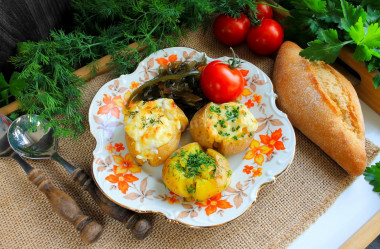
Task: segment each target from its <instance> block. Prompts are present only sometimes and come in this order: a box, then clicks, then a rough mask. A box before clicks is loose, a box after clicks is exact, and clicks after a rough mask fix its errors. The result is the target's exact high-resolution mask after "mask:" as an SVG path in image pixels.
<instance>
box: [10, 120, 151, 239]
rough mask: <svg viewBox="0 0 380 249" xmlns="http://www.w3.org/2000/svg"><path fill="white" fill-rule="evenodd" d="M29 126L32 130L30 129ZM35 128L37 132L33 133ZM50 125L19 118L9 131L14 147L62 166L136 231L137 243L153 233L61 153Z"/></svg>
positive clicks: (25, 155)
mask: <svg viewBox="0 0 380 249" xmlns="http://www.w3.org/2000/svg"><path fill="white" fill-rule="evenodd" d="M28 126H29V127H28ZM31 126H36V130H33V131H31V129H28V128H30V127H31ZM46 126H47V122H46V121H44V120H38V115H24V116H21V117H19V118H17V119H16V120H15V121H14V122H13V123H12V125H11V126H10V127H9V133H8V139H9V143H10V145H11V147H12V148H13V149H14V150H15V151H16V152H17V153H19V154H20V155H21V156H24V157H27V158H32V159H46V158H52V159H54V160H56V161H57V162H59V163H60V164H61V165H62V166H63V167H64V168H65V169H66V170H67V171H68V172H69V173H70V174H71V175H72V176H73V178H74V181H75V182H77V183H78V184H79V185H81V186H83V187H84V189H85V190H86V191H88V192H89V193H90V195H91V196H92V198H93V199H94V200H95V202H96V203H97V204H98V205H99V207H100V208H101V209H102V210H103V211H104V212H105V213H106V214H108V215H109V216H111V217H112V218H114V219H116V220H118V221H121V222H122V223H123V224H125V225H126V227H127V228H129V229H130V228H132V232H133V235H134V236H135V238H137V239H144V238H145V237H147V236H148V234H149V233H150V231H151V228H152V226H151V224H150V222H149V221H148V220H146V219H140V218H139V216H138V214H137V213H135V212H133V211H131V210H128V209H125V208H123V207H121V206H119V205H117V204H115V203H113V202H112V201H110V200H109V199H108V198H107V197H106V196H105V195H104V194H103V193H102V192H101V191H100V190H99V189H98V187H97V186H96V185H95V183H94V181H93V180H92V178H91V177H89V176H88V175H87V174H86V173H85V172H84V171H83V170H82V169H79V168H77V167H75V166H73V165H71V164H70V163H68V162H67V161H66V160H65V159H63V158H62V157H61V156H59V155H58V153H57V139H56V138H55V137H53V133H54V130H53V129H52V128H48V129H45V128H46Z"/></svg>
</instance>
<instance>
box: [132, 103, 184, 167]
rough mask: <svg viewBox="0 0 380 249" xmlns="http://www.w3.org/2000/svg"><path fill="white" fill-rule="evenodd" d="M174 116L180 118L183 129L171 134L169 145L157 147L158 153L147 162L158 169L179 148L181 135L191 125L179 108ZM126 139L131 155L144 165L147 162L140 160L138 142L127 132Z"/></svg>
mask: <svg viewBox="0 0 380 249" xmlns="http://www.w3.org/2000/svg"><path fill="white" fill-rule="evenodd" d="M174 105H175V104H174ZM172 114H173V115H175V117H176V118H178V120H179V122H180V124H181V127H180V129H179V130H176V131H174V132H173V133H172V134H171V139H170V140H169V141H168V142H167V143H165V144H163V145H161V146H159V147H157V153H152V154H151V156H150V157H149V158H147V160H146V161H148V163H149V165H150V166H153V167H156V166H159V165H162V164H163V163H164V162H165V160H166V159H167V158H168V157H169V156H170V155H171V153H172V152H173V151H175V150H176V149H177V148H178V145H179V142H180V139H181V133H182V132H183V131H185V130H186V127H187V125H188V123H189V121H188V119H187V117H186V115H185V113H184V112H183V111H182V110H181V109H180V108H179V107H178V106H176V108H175V109H174V111H173V113H172ZM125 138H126V142H127V147H128V150H129V153H130V154H131V156H132V157H133V159H134V160H135V161H136V163H137V164H139V165H143V164H144V162H145V161H144V160H142V159H141V158H138V156H139V154H140V153H139V151H137V150H136V141H135V140H134V139H133V138H132V137H131V136H129V135H128V133H127V132H125Z"/></svg>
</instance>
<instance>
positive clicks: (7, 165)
mask: <svg viewBox="0 0 380 249" xmlns="http://www.w3.org/2000/svg"><path fill="white" fill-rule="evenodd" d="M181 44H182V45H183V46H187V47H192V48H194V49H197V50H199V51H205V52H206V53H207V55H208V56H210V57H214V58H215V57H220V56H224V55H231V52H230V50H229V49H228V48H227V47H225V46H223V45H221V44H220V43H218V42H217V41H216V40H215V38H214V37H213V35H212V33H211V32H210V31H208V32H206V33H202V32H201V31H200V32H196V33H191V34H190V35H189V37H188V39H187V40H186V39H184V40H182V41H181ZM235 52H236V53H237V54H238V55H239V56H240V58H242V59H245V60H247V61H250V62H251V63H253V64H255V65H256V66H258V67H259V68H260V69H261V70H263V71H264V72H265V73H267V74H268V75H269V76H271V75H272V69H273V63H274V59H275V57H274V56H271V57H261V56H255V55H253V53H251V52H250V51H249V50H248V48H247V47H246V45H240V46H237V47H235ZM111 79H112V75H111V74H110V73H108V74H104V75H101V76H98V77H96V78H95V79H93V80H92V81H90V82H89V83H88V84H87V88H86V89H85V90H84V102H85V105H84V106H83V108H82V112H83V113H84V115H85V116H86V118H87V113H88V107H89V105H90V103H91V101H92V98H93V97H94V95H95V94H96V92H97V91H98V89H99V88H100V87H101V86H102V85H103V84H104V83H106V82H108V81H109V80H111ZM85 122H86V124H87V120H85ZM86 129H87V130H86V132H85V133H84V134H83V135H81V136H80V137H79V139H78V140H77V141H73V140H71V139H61V140H60V141H59V146H58V151H59V153H60V155H61V156H62V157H64V158H66V160H68V161H70V162H71V163H73V164H74V165H76V166H78V167H80V168H82V169H85V170H86V171H87V172H88V173H90V172H91V165H92V160H93V157H92V151H93V150H94V148H95V139H94V138H93V137H92V135H91V134H90V132H89V127H88V124H87V127H86ZM296 139H297V145H296V153H295V157H294V161H293V163H292V165H291V166H290V167H289V168H288V170H287V171H285V173H283V174H282V175H281V176H280V177H279V178H278V179H277V180H276V182H275V183H274V184H270V185H266V186H265V187H263V189H262V190H261V191H260V193H259V195H258V198H257V202H256V203H255V205H253V206H252V208H250V209H249V210H248V211H247V212H245V213H244V214H243V215H242V216H240V217H239V218H237V219H236V220H234V221H232V222H230V223H227V224H225V225H223V226H220V227H215V228H208V229H193V228H188V227H185V226H183V225H178V224H174V223H170V222H167V220H166V219H165V218H164V217H162V216H160V215H157V214H144V215H142V216H143V217H145V218H147V219H149V220H150V221H151V222H152V224H153V231H152V233H151V234H150V235H149V237H148V238H146V239H145V240H143V241H138V240H136V239H134V238H133V236H132V234H131V232H130V231H129V230H126V229H125V228H124V227H123V225H122V224H121V223H120V222H117V221H115V220H113V219H112V218H110V217H108V216H107V215H105V214H104V213H103V212H102V211H101V210H100V209H99V208H98V207H97V206H96V205H95V204H94V202H93V201H92V199H91V198H90V196H89V195H88V194H87V193H86V192H85V191H83V190H82V189H81V188H80V187H79V186H77V185H76V184H75V183H74V182H73V181H72V179H71V176H70V174H68V173H67V172H66V171H65V170H64V169H63V167H61V166H60V165H59V164H58V163H56V162H53V161H51V160H34V161H32V160H27V161H28V162H30V163H31V164H32V165H33V166H35V167H36V168H39V169H41V170H42V171H43V172H44V173H45V175H46V176H48V177H49V178H50V179H52V181H53V182H54V183H55V184H56V186H57V187H58V188H60V189H61V190H63V191H65V192H66V193H68V194H69V195H71V196H72V197H73V198H74V199H75V200H76V201H77V203H78V204H79V206H80V207H81V209H82V211H83V212H84V213H85V214H86V215H88V216H90V217H91V218H92V219H93V220H95V221H97V222H99V223H100V224H101V225H103V228H104V232H103V235H102V236H101V238H100V240H99V241H98V242H96V243H95V244H92V245H88V246H86V245H85V244H84V243H83V242H81V240H80V237H79V233H78V232H77V231H75V230H74V228H73V227H72V225H71V224H69V223H68V222H66V221H64V220H62V219H61V218H59V217H58V216H57V215H56V214H55V213H54V212H53V211H52V209H51V207H50V205H49V203H48V201H47V199H46V197H45V196H44V195H43V194H42V193H41V192H39V191H38V190H37V189H36V187H35V186H34V185H33V184H32V183H30V182H29V181H28V180H27V179H26V176H25V173H24V172H23V171H22V169H21V168H20V167H19V166H18V165H17V163H16V162H15V161H13V160H11V159H2V160H1V161H0V189H1V194H0V247H1V248H80V247H86V248H181V249H183V248H285V247H286V246H287V245H289V244H290V243H291V242H292V241H293V240H294V239H295V238H296V237H297V236H299V235H300V234H301V233H302V232H303V231H305V230H306V229H307V228H308V227H309V226H310V225H311V224H312V223H313V222H314V221H315V220H316V219H317V218H318V217H319V216H320V215H321V214H322V213H324V212H325V211H326V210H327V209H328V208H329V207H330V206H331V204H332V203H333V202H334V201H335V200H336V198H337V197H338V196H339V195H340V194H341V193H342V192H343V191H344V190H345V189H346V188H347V186H349V185H350V184H351V183H352V182H353V181H354V180H355V178H354V177H350V176H348V175H347V174H346V172H345V171H344V170H343V169H341V168H340V167H339V166H338V165H337V164H336V163H335V162H334V161H333V160H332V159H331V158H329V157H328V156H327V155H326V154H325V153H324V152H323V151H321V150H320V149H319V148H318V147H317V146H316V145H314V144H313V143H312V142H311V141H310V140H308V139H307V138H306V137H305V136H304V135H303V134H302V133H300V132H299V131H297V130H296ZM366 145H367V147H366V149H367V156H368V161H369V162H371V161H372V159H373V158H374V157H375V155H376V154H377V153H378V151H379V148H378V147H377V146H375V145H374V144H373V143H371V142H369V141H367V144H366Z"/></svg>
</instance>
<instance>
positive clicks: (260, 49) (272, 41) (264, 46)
mask: <svg viewBox="0 0 380 249" xmlns="http://www.w3.org/2000/svg"><path fill="white" fill-rule="evenodd" d="M283 41H284V30H283V29H282V27H281V25H280V24H279V23H278V22H276V21H274V20H272V19H264V20H262V22H261V24H260V26H258V27H252V28H251V30H250V31H249V33H248V36H247V44H248V46H249V48H250V49H251V50H252V51H253V52H255V53H256V54H259V55H268V54H272V53H274V52H275V51H276V50H277V49H278V48H279V47H280V46H281V44H282V42H283Z"/></svg>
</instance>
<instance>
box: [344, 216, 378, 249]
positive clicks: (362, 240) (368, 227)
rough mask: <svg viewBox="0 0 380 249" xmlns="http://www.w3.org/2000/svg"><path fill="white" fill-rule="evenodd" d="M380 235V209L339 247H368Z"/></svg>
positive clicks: (349, 248)
mask: <svg viewBox="0 0 380 249" xmlns="http://www.w3.org/2000/svg"><path fill="white" fill-rule="evenodd" d="M379 235H380V211H378V212H377V213H376V214H375V215H374V216H372V218H371V219H369V220H368V221H367V222H366V223H365V224H364V225H363V226H362V227H361V228H360V229H359V230H358V231H356V232H355V233H354V234H353V235H352V236H351V237H350V238H349V239H348V240H346V242H344V243H343V245H341V246H340V247H339V249H360V248H363V249H364V248H366V247H367V246H368V245H369V244H370V243H371V242H372V241H374V240H375V239H376V237H377V236H379Z"/></svg>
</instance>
